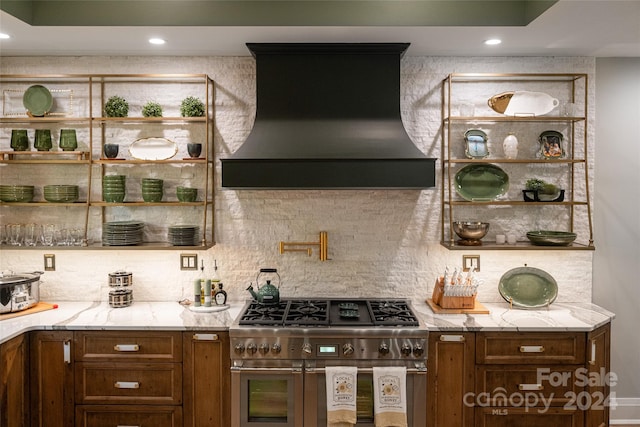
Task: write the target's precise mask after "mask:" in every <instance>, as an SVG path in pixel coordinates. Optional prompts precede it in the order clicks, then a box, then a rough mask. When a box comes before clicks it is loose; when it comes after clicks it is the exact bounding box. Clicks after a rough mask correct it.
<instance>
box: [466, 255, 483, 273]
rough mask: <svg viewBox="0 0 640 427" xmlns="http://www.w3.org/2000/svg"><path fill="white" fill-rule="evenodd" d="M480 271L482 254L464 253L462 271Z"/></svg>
mask: <svg viewBox="0 0 640 427" xmlns="http://www.w3.org/2000/svg"><path fill="white" fill-rule="evenodd" d="M469 270H471V271H480V255H462V271H469Z"/></svg>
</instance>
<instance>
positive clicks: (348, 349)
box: [342, 343, 354, 356]
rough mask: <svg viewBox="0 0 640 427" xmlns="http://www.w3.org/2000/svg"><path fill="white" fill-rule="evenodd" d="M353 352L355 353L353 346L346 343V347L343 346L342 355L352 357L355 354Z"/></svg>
mask: <svg viewBox="0 0 640 427" xmlns="http://www.w3.org/2000/svg"><path fill="white" fill-rule="evenodd" d="M353 352H354V349H353V344H351V343H346V344H345V345H343V346H342V354H344V355H345V356H350V355H352V354H353Z"/></svg>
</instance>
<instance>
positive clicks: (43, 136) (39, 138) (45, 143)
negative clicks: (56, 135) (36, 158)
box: [33, 129, 53, 151]
mask: <svg viewBox="0 0 640 427" xmlns="http://www.w3.org/2000/svg"><path fill="white" fill-rule="evenodd" d="M33 146H34V147H36V150H38V151H49V150H51V147H52V146H53V144H52V143H51V130H50V129H36V137H35V139H34V143H33Z"/></svg>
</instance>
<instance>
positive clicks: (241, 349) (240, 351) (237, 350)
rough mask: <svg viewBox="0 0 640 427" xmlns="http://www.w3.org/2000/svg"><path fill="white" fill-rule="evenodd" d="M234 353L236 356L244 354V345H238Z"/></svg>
mask: <svg viewBox="0 0 640 427" xmlns="http://www.w3.org/2000/svg"><path fill="white" fill-rule="evenodd" d="M233 351H235V353H236V354H242V353H244V344H236V346H235V347H234V348H233Z"/></svg>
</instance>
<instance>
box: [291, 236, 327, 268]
mask: <svg viewBox="0 0 640 427" xmlns="http://www.w3.org/2000/svg"><path fill="white" fill-rule="evenodd" d="M290 246H318V251H319V255H320V261H326V260H328V259H329V258H327V253H328V239H327V232H326V231H321V232H320V241H319V242H282V241H281V242H280V253H281V254H284V253H285V252H306V253H307V255H308V256H311V253H312V252H313V251H312V249H311V248H308V247H307V248H301V247H290Z"/></svg>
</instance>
